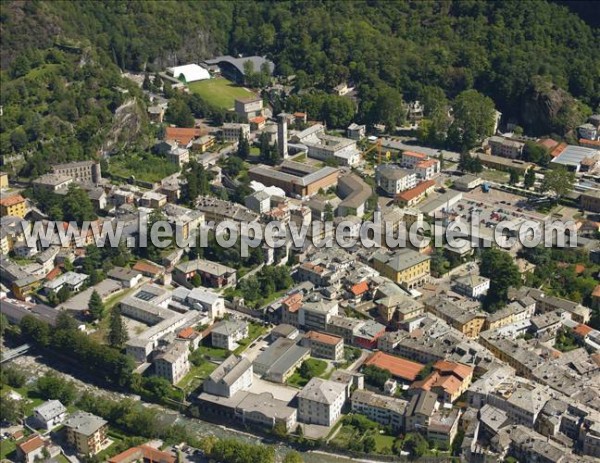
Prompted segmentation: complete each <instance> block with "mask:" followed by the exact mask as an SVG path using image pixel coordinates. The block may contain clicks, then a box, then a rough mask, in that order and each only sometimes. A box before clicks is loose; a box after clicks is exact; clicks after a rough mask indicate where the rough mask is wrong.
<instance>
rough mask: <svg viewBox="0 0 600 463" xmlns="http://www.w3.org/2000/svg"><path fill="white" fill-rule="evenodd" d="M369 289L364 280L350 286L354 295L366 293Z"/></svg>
mask: <svg viewBox="0 0 600 463" xmlns="http://www.w3.org/2000/svg"><path fill="white" fill-rule="evenodd" d="M368 290H369V284H368V283H367V282H366V281H361V282H360V283H356V284H355V285H354V286H352V288H350V292H351V293H352V294H354V295H355V296H360V295H361V294H364V293H366V292H367V291H368Z"/></svg>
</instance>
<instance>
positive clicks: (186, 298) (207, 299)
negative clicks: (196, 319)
mask: <svg viewBox="0 0 600 463" xmlns="http://www.w3.org/2000/svg"><path fill="white" fill-rule="evenodd" d="M173 300H174V301H177V302H181V303H182V304H185V305H187V306H189V307H192V308H194V309H196V310H200V311H202V312H208V316H209V317H210V318H211V319H212V320H214V319H215V318H221V317H223V315H224V314H225V299H223V298H222V297H221V296H220V295H219V294H217V293H214V292H212V291H210V290H208V289H206V288H194V289H191V290H190V289H187V288H184V287H183V286H180V287H179V288H177V289H176V290H175V291H173Z"/></svg>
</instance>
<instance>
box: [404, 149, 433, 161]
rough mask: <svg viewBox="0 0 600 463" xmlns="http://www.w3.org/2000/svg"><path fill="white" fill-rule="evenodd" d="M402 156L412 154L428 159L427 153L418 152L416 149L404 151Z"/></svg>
mask: <svg viewBox="0 0 600 463" xmlns="http://www.w3.org/2000/svg"><path fill="white" fill-rule="evenodd" d="M402 156H410V157H413V158H419V159H426V158H427V155H426V154H423V153H417V152H416V151H404V152H403V153H402Z"/></svg>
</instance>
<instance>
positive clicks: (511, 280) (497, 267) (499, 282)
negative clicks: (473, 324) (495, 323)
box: [479, 248, 522, 312]
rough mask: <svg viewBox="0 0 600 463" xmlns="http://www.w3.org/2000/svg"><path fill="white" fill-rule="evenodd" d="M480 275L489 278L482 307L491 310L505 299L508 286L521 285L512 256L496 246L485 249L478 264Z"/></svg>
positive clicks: (517, 269)
mask: <svg viewBox="0 0 600 463" xmlns="http://www.w3.org/2000/svg"><path fill="white" fill-rule="evenodd" d="M479 269H480V273H481V275H482V276H484V277H486V278H489V279H490V289H489V290H488V293H487V296H486V298H485V299H484V308H486V310H488V311H491V312H493V311H494V310H496V308H497V307H498V306H499V305H503V304H504V303H505V302H506V301H507V293H508V288H510V287H511V286H514V287H517V288H518V287H520V286H521V283H522V281H521V273H520V272H519V267H518V266H517V264H516V263H515V261H514V259H513V258H512V256H511V255H510V254H509V253H508V252H505V251H502V250H500V249H498V248H488V249H485V250H484V251H483V252H482V254H481V264H480V266H479Z"/></svg>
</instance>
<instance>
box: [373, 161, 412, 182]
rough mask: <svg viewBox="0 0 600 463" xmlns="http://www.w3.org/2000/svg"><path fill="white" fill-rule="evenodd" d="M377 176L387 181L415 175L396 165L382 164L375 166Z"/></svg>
mask: <svg viewBox="0 0 600 463" xmlns="http://www.w3.org/2000/svg"><path fill="white" fill-rule="evenodd" d="M377 175H378V176H380V177H383V178H386V179H388V180H400V179H401V178H404V177H408V176H409V175H415V174H414V172H411V171H408V170H406V169H402V168H400V167H398V166H397V165H396V164H382V165H379V166H377Z"/></svg>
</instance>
